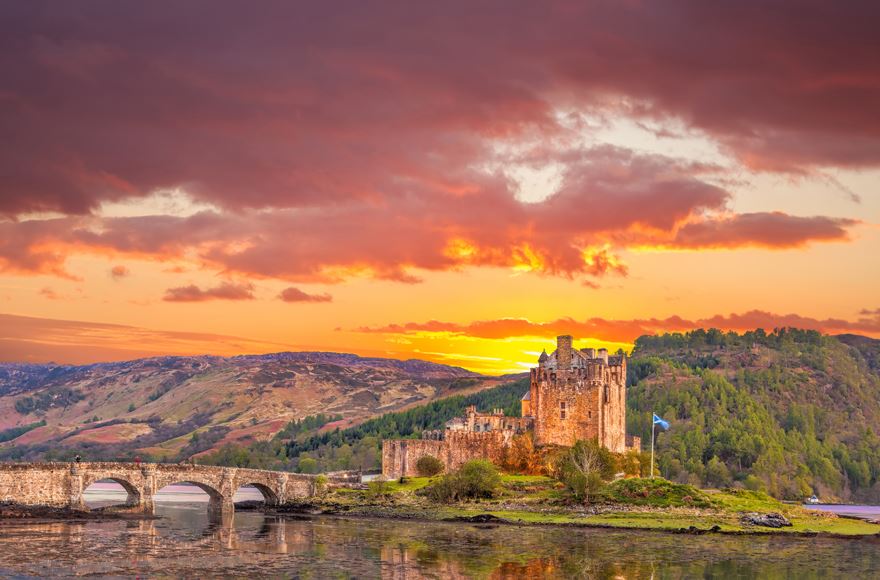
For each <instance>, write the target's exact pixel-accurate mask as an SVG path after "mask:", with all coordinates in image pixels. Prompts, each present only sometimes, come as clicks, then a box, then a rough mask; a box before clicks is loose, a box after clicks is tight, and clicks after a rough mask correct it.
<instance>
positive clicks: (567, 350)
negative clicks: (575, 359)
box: [556, 334, 572, 371]
mask: <svg viewBox="0 0 880 580" xmlns="http://www.w3.org/2000/svg"><path fill="white" fill-rule="evenodd" d="M571 341H572V338H571V335H568V334H563V335H562V336H557V337H556V368H558V369H559V370H561V371H567V370H571Z"/></svg>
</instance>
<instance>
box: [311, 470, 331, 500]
mask: <svg viewBox="0 0 880 580" xmlns="http://www.w3.org/2000/svg"><path fill="white" fill-rule="evenodd" d="M328 481H329V480H328V479H327V476H326V475H324V474H321V475H319V476H318V477H316V478H315V484H314V485H315V495H324V493H325V492H326V491H327V483H328Z"/></svg>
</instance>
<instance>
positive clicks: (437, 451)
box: [382, 431, 513, 479]
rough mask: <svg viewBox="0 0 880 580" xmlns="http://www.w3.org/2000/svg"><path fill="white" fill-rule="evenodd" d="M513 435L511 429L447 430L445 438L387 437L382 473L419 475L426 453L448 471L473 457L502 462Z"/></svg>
mask: <svg viewBox="0 0 880 580" xmlns="http://www.w3.org/2000/svg"><path fill="white" fill-rule="evenodd" d="M512 436H513V433H512V432H510V431H489V432H486V433H472V432H468V431H447V432H446V433H445V438H444V439H443V440H440V441H437V440H431V439H394V440H391V439H386V440H385V441H383V442H382V475H383V476H385V477H386V478H388V479H397V478H399V477H401V476H406V477H413V476H416V475H418V472H417V471H416V463H417V462H418V460H419V459H421V458H422V457H424V456H425V455H433V456H434V457H436V458H437V459H439V460H440V461H442V462H443V465H444V466H445V467H446V471H453V470H455V469H458V468H459V467H461V466H462V464H464V463H466V462H468V461H470V460H471V459H488V460H490V461H493V462H495V463H501V461H502V460H503V459H504V449H505V447H506V446H507V445H508V444H509V443H510V439H511V438H512Z"/></svg>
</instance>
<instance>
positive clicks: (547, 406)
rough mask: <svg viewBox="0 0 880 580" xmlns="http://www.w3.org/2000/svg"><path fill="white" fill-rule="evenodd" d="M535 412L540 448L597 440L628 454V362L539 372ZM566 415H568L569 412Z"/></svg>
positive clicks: (533, 386)
mask: <svg viewBox="0 0 880 580" xmlns="http://www.w3.org/2000/svg"><path fill="white" fill-rule="evenodd" d="M530 377H531V381H530V387H529V389H530V392H529V397H530V405H529V406H530V410H531V413H532V415H533V416H534V430H535V442H536V443H537V444H538V445H564V446H569V445H572V444H574V442H575V441H577V440H578V439H596V440H597V441H598V442H599V443H600V444H602V445H604V446H605V447H607V448H608V449H610V450H611V451H614V452H618V453H622V452H623V451H625V450H626V386H625V383H626V360H625V359H620V361H619V362H618V363H617V364H607V363H606V362H605V360H604V359H603V358H596V359H593V360H590V361H589V363H588V364H587V365H586V366H584V367H578V368H571V369H569V370H562V369H548V368H543V367H539V368H534V369H532V371H531V375H530ZM563 410H564V412H563Z"/></svg>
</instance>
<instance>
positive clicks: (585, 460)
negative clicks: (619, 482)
mask: <svg viewBox="0 0 880 580" xmlns="http://www.w3.org/2000/svg"><path fill="white" fill-rule="evenodd" d="M616 463H617V462H616V460H615V458H614V455H613V454H612V453H611V452H610V451H608V450H607V449H605V448H604V447H602V446H601V445H599V444H598V442H596V441H593V440H589V441H578V442H576V443H575V444H574V446H573V447H572V448H571V449H569V450H568V451H567V452H566V453H565V454H564V455H563V456H562V458H561V461H559V462H558V464H557V466H556V477H557V479H559V481H561V482H562V483H564V484H565V486H566V487H568V489H569V490H571V492H572V494H573V495H574V497H575V499H577V500H579V501H583V502H585V503H589V501H590V498H591V497H592V496H593V495H594V494H595V493H596V492H598V491H599V490H600V489H602V486H603V485H604V482H605V481H608V480H610V479H611V478H612V477H614V474H615V472H616V471H617V465H616Z"/></svg>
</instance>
